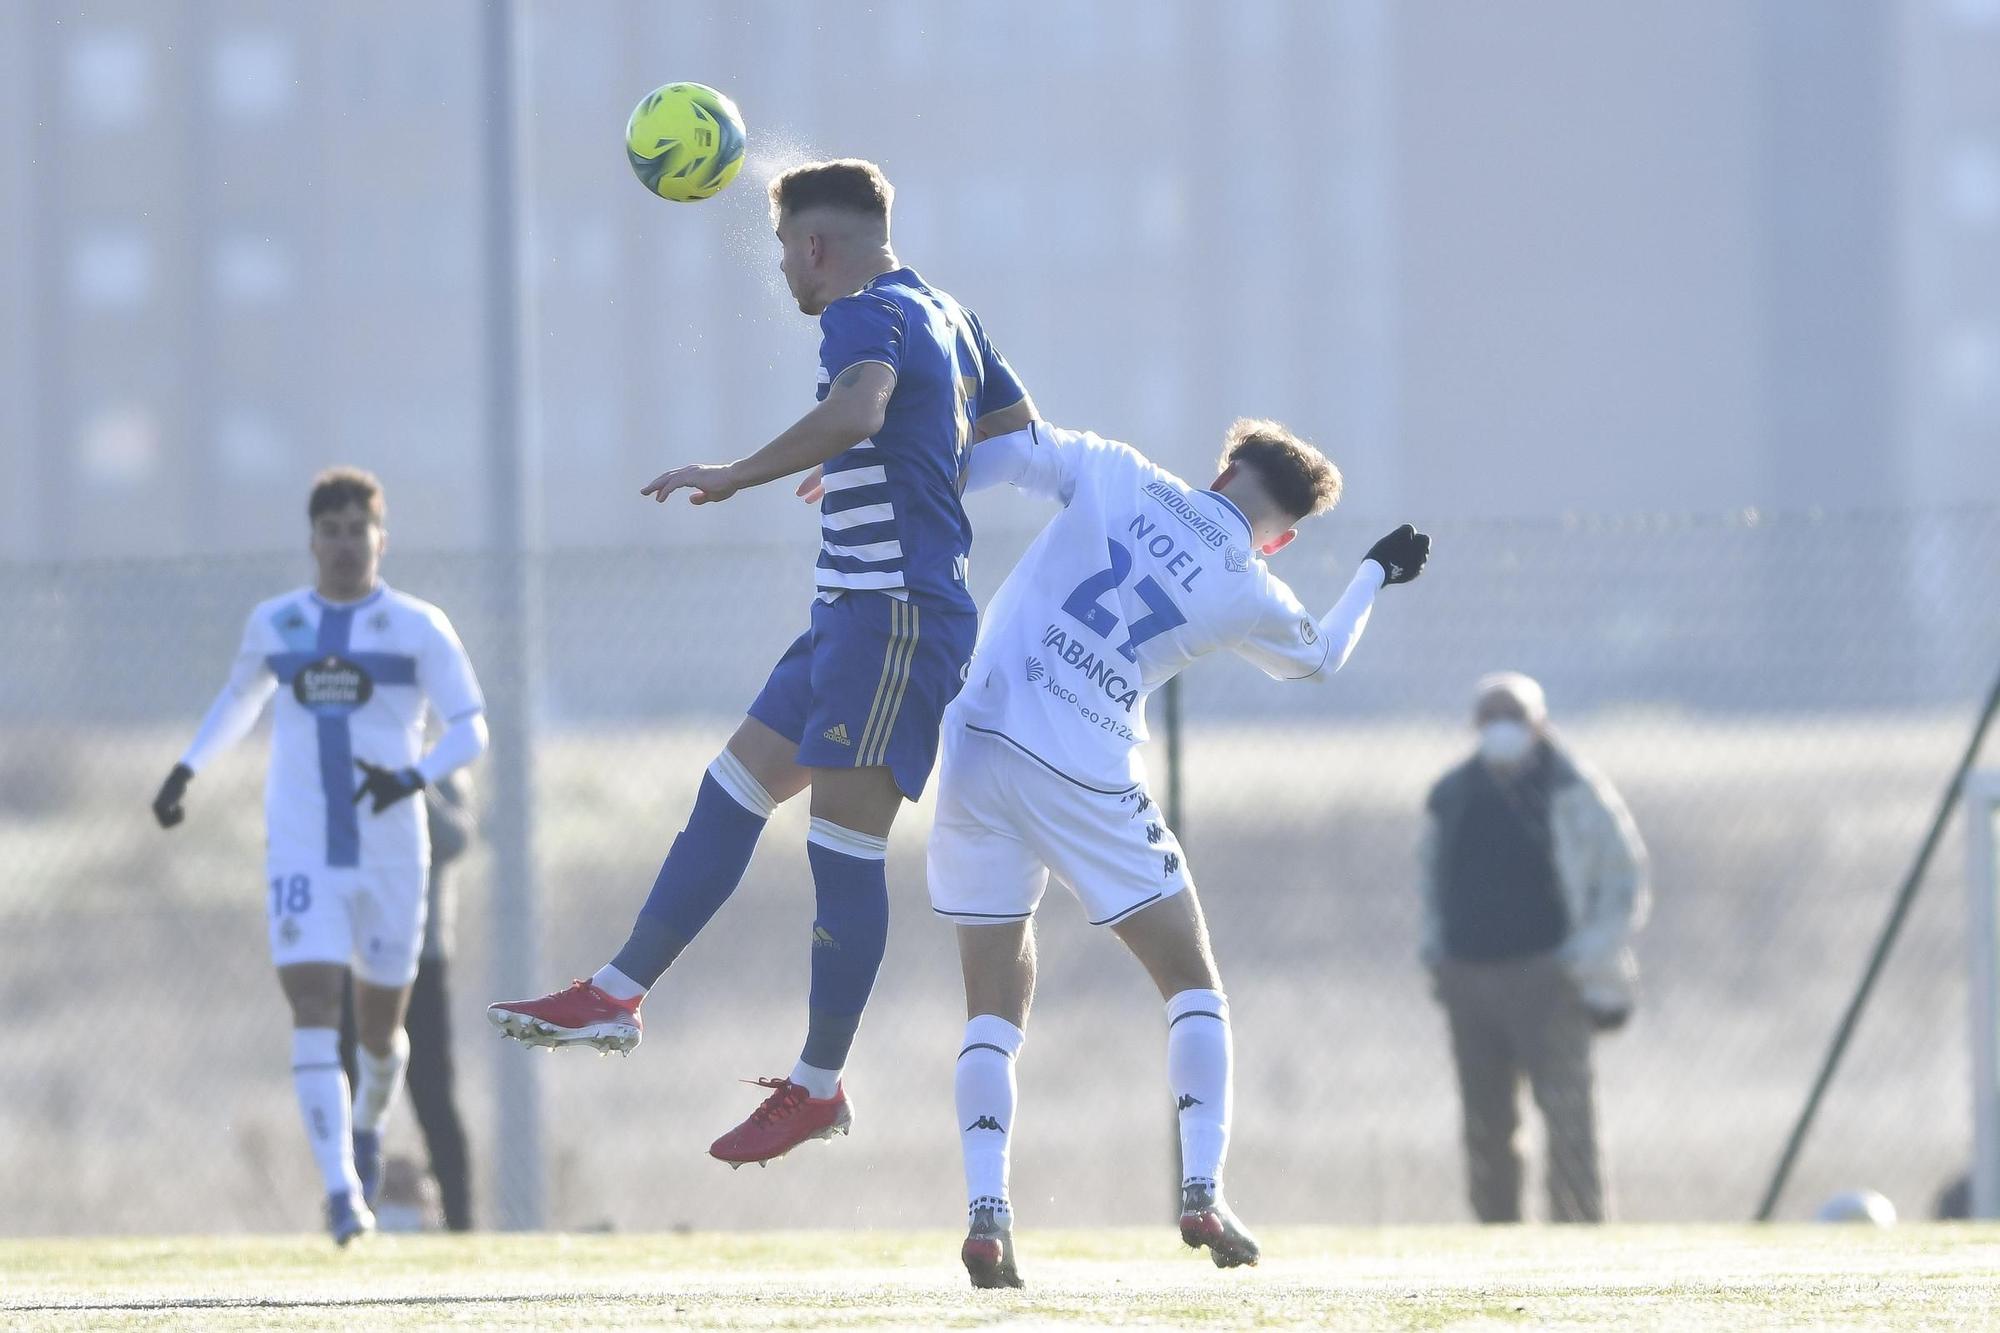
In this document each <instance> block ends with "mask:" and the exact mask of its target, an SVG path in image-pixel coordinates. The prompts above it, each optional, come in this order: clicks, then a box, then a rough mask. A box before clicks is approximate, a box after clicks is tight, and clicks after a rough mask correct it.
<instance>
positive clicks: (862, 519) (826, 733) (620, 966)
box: [487, 160, 1034, 1166]
mask: <svg viewBox="0 0 2000 1333" xmlns="http://www.w3.org/2000/svg"><path fill="white" fill-rule="evenodd" d="M770 191H771V210H772V214H773V217H774V220H775V223H776V229H777V235H778V243H779V245H780V247H781V248H782V251H783V260H782V263H781V265H780V267H781V268H782V270H783V272H784V275H785V281H786V283H787V285H788V286H789V287H790V288H791V292H792V295H793V297H794V298H796V299H797V301H798V304H799V309H800V310H801V311H803V312H805V313H806V314H808V315H817V316H818V317H819V322H820V330H821V334H822V341H821V343H820V366H819V400H820V401H819V405H818V406H817V407H815V408H813V410H811V411H810V412H808V413H806V415H805V416H804V417H802V418H800V419H799V421H798V422H797V423H796V424H794V425H793V426H792V427H791V428H790V429H788V430H786V431H785V432H783V433H782V434H780V435H779V436H778V437H777V438H776V439H774V440H772V441H771V442H770V443H769V444H767V445H765V446H764V447H763V448H762V449H759V450H758V451H757V452H756V453H754V454H751V455H749V456H748V457H745V458H741V459H738V460H737V461H736V462H733V463H719V464H697V465H693V466H688V467H679V468H675V469H673V470H671V471H668V472H665V473H662V474H661V475H660V476H659V477H657V478H655V479H654V480H653V481H652V482H651V483H650V484H649V485H647V486H646V487H645V489H644V491H643V494H646V495H650V496H652V497H653V498H654V499H656V500H660V501H664V500H666V499H667V498H668V497H669V496H671V495H673V494H675V493H676V492H678V491H682V490H686V491H688V492H689V493H690V496H689V498H690V499H691V500H692V501H693V502H694V503H695V504H715V503H718V502H720V501H723V500H727V499H728V498H729V497H730V496H732V495H734V494H735V493H736V492H737V491H739V490H742V489H744V488H746V487H750V486H760V485H763V484H765V483H766V482H771V481H776V480H778V479H779V478H781V477H789V476H793V475H795V474H798V473H811V472H812V470H813V469H815V468H817V469H819V471H818V472H817V473H816V474H813V475H811V476H809V477H808V479H807V480H806V482H805V483H804V484H803V485H801V486H800V487H799V492H800V494H801V495H805V496H808V497H810V496H812V495H814V494H818V496H819V504H820V515H821V517H820V529H821V531H820V536H821V542H820V553H819V564H818V577H817V584H818V594H817V597H816V599H815V601H814V603H813V607H812V625H811V628H810V629H808V630H807V631H806V632H805V633H804V634H801V635H800V636H799V638H798V640H797V641H796V642H795V643H793V644H792V646H791V647H790V648H789V649H787V650H786V652H785V654H784V656H783V657H781V658H780V659H779V661H778V665H777V667H776V668H775V669H774V670H773V671H772V673H771V677H770V679H769V681H767V682H766V684H765V686H764V689H763V691H762V692H761V693H760V694H759V695H758V696H757V698H756V701H755V702H753V703H752V704H751V705H750V710H749V716H748V717H746V718H745V719H744V721H743V723H742V725H741V726H739V727H738V728H737V730H736V734H735V735H734V736H732V737H731V738H730V740H729V743H728V745H727V746H726V747H725V748H724V750H723V751H722V753H721V754H720V755H718V756H717V757H716V759H715V761H714V762H713V763H712V764H710V765H709V767H708V771H707V774H706V775H705V776H704V778H703V779H702V783H701V790H700V794H699V795H698V796H697V797H696V799H695V806H694V810H693V812H692V813H691V814H690V815H689V817H688V823H687V827H686V828H685V829H684V830H683V831H682V832H681V834H680V836H679V837H678V838H676V839H675V840H674V845H673V848H672V850H671V851H670V852H669V853H668V855H667V860H666V864H665V865H663V866H662V867H661V868H660V873H659V877H658V879H656V880H655V881H654V884H653V890H652V893H651V894H650V895H649V896H648V898H647V899H646V903H645V905H644V906H643V907H642V908H641V909H640V911H639V916H638V920H637V921H636V922H635V923H634V924H633V927H632V932H631V936H630V938H629V939H627V941H626V943H625V946H624V947H623V948H622V949H620V950H619V951H618V953H617V955H616V956H615V957H613V959H612V960H611V962H610V963H609V964H607V965H606V966H604V967H602V968H600V969H598V971H597V973H596V974H595V975H594V976H592V977H591V978H590V980H588V981H578V982H575V983H574V984H572V985H571V986H570V987H569V988H568V989H566V990H562V991H557V992H555V993H553V994H551V995H546V996H543V997H541V998H539V999H534V1000H522V1001H508V1002H503V1003H500V1004H495V1005H492V1006H490V1007H489V1008H488V1010H487V1015H488V1017H489V1018H490V1019H491V1020H492V1022H493V1023H494V1025H495V1026H496V1027H498V1028H499V1029H500V1030H501V1031H502V1032H504V1033H506V1034H507V1035H508V1036H510V1037H514V1038H516V1039H517V1040H520V1041H523V1042H526V1043H528V1044H529V1045H539V1046H572V1045H584V1046H591V1047H595V1048H596V1049H598V1050H606V1051H609V1050H620V1051H629V1050H631V1049H632V1048H633V1047H634V1046H636V1045H638V1043H639V1039H640V1033H641V1024H640V1017H639V1006H640V1002H641V1001H642V1000H643V999H644V998H645V995H646V993H647V991H648V990H649V989H650V988H651V987H652V986H653V985H654V984H655V983H656V982H657V981H658V980H659V978H660V976H661V975H662V974H663V973H664V972H665V971H666V969H667V968H668V967H669V966H670V965H671V964H672V962H673V960H674V959H675V958H676V957H677V956H678V955H679V954H680V952H681V950H682V949H684V948H686V947H687V945H688V943H689V941H691V940H692V939H693V938H694V937H695V935H696V934H698V933H699V932H700V931H701V929H702V928H703V927H704V926H705V925H707V924H708V921H709V919H710V918H711V917H713V916H714V914H715V912H716V910H717V909H718V908H720V907H721V906H722V904H723V902H724V901H725V900H727V899H728V897H729V895H730V894H731V892H733V891H734V890H735V888H736V885H737V883H738V881H739V880H740V879H741V878H742V876H743V871H744V868H745V867H746V866H747V865H748V864H749V861H750V855H751V853H752V851H753V850H755V848H756V845H757V838H758V836H759V835H760V834H761V833H762V832H763V830H764V825H765V821H766V820H767V819H768V818H769V816H770V814H771V812H772V811H773V810H774V809H776V808H777V806H778V805H779V804H780V803H781V802H784V801H787V800H790V799H791V798H792V797H794V796H796V795H798V794H799V793H800V792H802V791H804V790H806V789H807V788H808V787H810V788H811V789H812V822H811V831H810V832H809V833H808V834H807V844H808V845H807V848H806V852H807V856H808V858H809V859H810V861H811V864H812V874H813V891H814V896H815V899H816V903H817V914H816V919H815V920H814V922H813V929H812V946H811V949H812V955H811V956H812V995H811V1007H810V1015H809V1021H808V1025H807V1031H806V1041H805V1048H804V1050H803V1051H802V1052H801V1053H800V1055H799V1059H798V1063H797V1064H796V1065H795V1066H794V1067H793V1069H792V1072H791V1074H790V1076H789V1077H786V1078H769V1079H760V1080H758V1082H759V1083H760V1084H761V1085H762V1086H764V1087H766V1088H769V1089H770V1095H769V1096H768V1097H766V1098H765V1100H764V1102H763V1104H762V1105H761V1106H759V1107H758V1108H757V1110H756V1111H755V1112H753V1113H752V1114H751V1116H750V1117H749V1119H747V1120H745V1121H744V1122H743V1123H742V1124H741V1125H738V1126H737V1127H736V1128H735V1129H733V1130H731V1131H730V1132H729V1133H727V1134H725V1135H723V1136H722V1137H721V1138H720V1139H718V1140H716V1142H715V1144H714V1145H713V1146H712V1147H711V1148H710V1149H709V1151H710V1152H711V1153H712V1154H713V1155H714V1156H716V1157H717V1158H720V1159H721V1160H723V1161H726V1162H729V1163H731V1164H732V1165H739V1166H740V1165H742V1164H743V1163H745V1162H764V1161H768V1160H769V1159H771V1158H773V1157H780V1156H783V1155H784V1154H785V1153H787V1152H789V1151H790V1150H791V1149H793V1148H795V1147H797V1146H798V1145H799V1144H800V1143H802V1142H804V1141H805V1140H807V1139H809V1138H827V1137H830V1136H831V1135H833V1134H835V1133H845V1132H846V1131H847V1128H848V1126H849V1124H850V1123H851V1121H852V1119H853V1112H852V1110H851V1108H850V1105H849V1102H848V1098H847V1095H846V1092H845V1090H844V1088H843V1087H842V1085H841V1079H840V1073H841V1069H842V1067H843V1066H844V1065H845V1064H846V1062H847V1054H848V1049H849V1047H850V1046H851V1045H852V1043H853V1041H854V1034H855V1031H856V1029H857V1027H858V1026H859V1024H860V1021H861V1013H862V1009H863V1008H864V1007H865V1005H866V1004H867V1000H868V994H869V991H870V990H871V988H872V987H873V986H874V982H875V973H876V970H877V968H878V967H879V965H880V963H881V960H882V950H883V945H884V943H885V941H886V939H887V937H888V925H889V898H888V886H887V883H886V881H885V879H884V874H883V862H884V859H885V857H886V855H887V851H888V843H889V829H890V826H891V825H892V824H893V823H894V822H895V818H896V814H897V811H898V810H899V809H900V808H901V807H902V804H903V802H904V801H905V800H912V801H914V800H916V799H917V797H918V796H919V795H921V794H922V792H923V789H924V784H925V782H926V781H927V780H928V779H929V777H930V772H931V766H932V764H933V762H934V760H935V758H936V754H937V744H938V724H939V720H940V718H941V717H942V716H943V713H944V709H945V706H946V705H947V704H949V703H950V702H951V701H952V699H953V698H954V697H955V696H956V695H957V694H958V690H959V687H960V685H961V684H962V682H963V680H964V673H965V669H966V665H967V663H968V662H969V661H970V660H971V657H972V646H973V640H974V638H975V634H976V630H977V625H978V615H977V612H976V610H975V609H974V606H973V602H972V597H971V595H970V594H969V593H968V592H967V591H966V586H965V578H966V561H967V555H968V553H969V551H970V548H971V543H972V529H971V525H970V523H969V522H968V521H967V520H966V516H965V510H964V508H963V507H962V506H961V504H960V502H959V494H960V491H961V489H962V487H963V472H964V467H965V461H966V457H967V454H968V452H969V451H970V449H971V447H972V445H973V444H974V443H975V442H976V441H977V440H980V439H983V438H985V437H987V436H989V435H999V434H1005V433H1007V432H1009V431H1014V430H1019V429H1021V428H1023V427H1025V426H1026V425H1028V423H1029V422H1031V421H1032V420H1033V419H1034V409H1033V405H1032V404H1031V403H1030V402H1029V401H1028V397H1027V394H1026V393H1025V391H1024V390H1023V389H1022V387H1021V383H1020V381H1019V380H1018V379H1017V378H1016V377H1015V375H1014V372H1013V371H1012V370H1011V369H1010V368H1009V367H1008V365H1007V363H1006V362H1005V361H1004V360H1002V359H1001V357H1000V355H999V353H997V352H996V351H994V350H993V346H992V344H991V343H990V342H988V341H987V338H986V334H985V332H984V330H982V329H981V328H980V325H979V321H978V320H977V319H976V318H974V316H973V315H972V313H971V312H970V311H968V310H966V309H965V308H964V307H963V306H961V305H959V304H958V302H956V301H954V300H953V299H952V298H951V297H950V296H948V295H946V294H945V293H944V292H941V291H938V290H937V289H936V288H934V287H932V286H930V285H929V284H928V283H926V282H925V281H924V280H923V279H922V278H921V277H919V276H918V275H917V274H916V273H915V272H914V271H912V270H911V269H908V268H905V267H903V266H902V265H901V264H900V263H899V262H898V261H897V259H896V256H895V253H894V252H893V251H892V250H891V249H890V244H889V210H890V202H891V197H892V191H891V189H890V186H889V182H888V181H887V180H886V179H884V178H883V176H882V173H881V171H880V170H879V169H878V168H877V167H876V166H875V165H874V164H873V163H870V162H861V161H854V160H842V161H833V162H816V163H811V164H808V165H806V166H802V167H797V168H794V169H793V170H791V171H788V172H785V173H784V174H783V175H781V176H779V177H777V178H776V179H775V180H773V181H772V182H771V187H770Z"/></svg>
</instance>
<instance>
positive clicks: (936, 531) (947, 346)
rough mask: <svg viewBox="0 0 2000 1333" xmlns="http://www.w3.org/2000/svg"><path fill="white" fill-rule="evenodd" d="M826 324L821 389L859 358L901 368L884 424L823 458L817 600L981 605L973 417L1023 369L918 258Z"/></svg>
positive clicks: (999, 398) (1010, 387) (998, 400)
mask: <svg viewBox="0 0 2000 1333" xmlns="http://www.w3.org/2000/svg"><path fill="white" fill-rule="evenodd" d="M819 323H820V333H821V341H820V362H819V396H820V397H821V398H822V399H824V398H825V397H826V395H827V391H828V389H829V388H830V386H831V385H832V383H833V381H834V380H835V379H837V378H838V377H839V376H840V375H841V373H842V372H843V371H846V370H848V369H849V368H851V367H853V366H858V365H862V364H864V363H866V362H869V361H879V362H881V363H882V364H883V365H886V366H888V367H889V368H890V369H891V370H894V371H895V372H896V387H895V390H894V392H893V393H891V395H890V397H889V408H888V412H887V415H886V416H885V417H884V419H883V422H882V429H881V430H879V431H877V432H876V433H875V437H874V438H873V439H869V440H863V441H862V442H861V443H860V444H857V445H855V446H854V447H853V448H851V449H849V450H847V451H846V452H844V453H841V454H839V455H837V456H835V457H834V458H833V459H831V460H830V461H829V462H828V463H827V464H826V466H825V469H824V476H825V483H826V496H825V498H824V499H822V500H821V502H820V553H819V570H818V586H819V596H820V599H821V600H822V601H830V600H832V599H833V598H835V597H838V596H839V595H840V594H842V593H844V592H860V591H871V592H883V593H887V594H889V595H890V596H892V597H896V598H898V599H900V600H905V601H911V602H915V603H917V604H919V605H924V606H939V607H946V608H950V609H953V610H960V611H972V610H974V609H975V608H974V606H973V603H972V596H971V594H970V593H968V592H967V591H966V587H965V577H966V562H967V557H968V555H969V554H970V552H971V549H972V524H971V523H970V522H969V521H968V520H967V518H966V516H965V507H964V505H963V504H961V503H960V500H959V496H960V493H961V491H962V489H963V481H962V472H963V469H964V465H965V457H966V452H967V450H968V449H970V448H971V445H972V426H973V423H974V422H976V421H977V420H979V418H981V417H983V416H985V415H986V414H987V413H989V412H996V411H998V410H1000V409H1001V408H1003V407H1008V406H1011V405H1012V404H1014V403H1017V402H1019V401H1020V400H1021V398H1022V396H1023V393H1024V391H1023V389H1022V387H1021V382H1020V380H1019V379H1017V378H1016V377H1015V375H1014V372H1013V370H1012V368H1010V367H1009V366H1008V364H1007V362H1006V361H1005V360H1004V359H1002V357H1001V356H1000V354H999V353H998V352H996V351H994V350H993V345H992V344H991V343H989V342H988V341H987V340H986V332H985V330H984V329H982V328H980V326H979V320H978V319H977V318H976V317H975V316H974V315H973V314H972V312H971V311H969V310H967V309H966V308H965V307H963V306H961V305H960V304H959V303H958V302H956V301H954V300H952V299H951V297H950V296H947V295H946V294H945V293H943V292H941V291H938V290H936V289H935V288H932V287H931V286H930V285H929V284H927V283H925V281H924V280H923V279H922V278H920V277H918V276H917V274H916V273H915V272H914V271H913V270H911V269H907V268H899V269H893V270H891V271H890V272H888V273H884V274H881V275H880V276H879V277H877V278H875V279H874V280H873V281H871V282H870V283H869V284H868V285H867V286H866V287H863V288H862V289H861V290H860V291H858V292H856V293H855V294H854V295H852V296H844V297H842V298H841V299H840V300H838V301H835V302H834V303H833V304H831V305H829V306H828V307H827V308H826V310H825V311H824V312H823V313H821V315H820V317H819Z"/></svg>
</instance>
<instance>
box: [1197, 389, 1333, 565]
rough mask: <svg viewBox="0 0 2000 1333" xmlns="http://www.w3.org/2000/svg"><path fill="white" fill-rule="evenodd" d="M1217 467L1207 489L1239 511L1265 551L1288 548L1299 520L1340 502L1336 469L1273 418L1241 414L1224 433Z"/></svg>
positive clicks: (1256, 541)
mask: <svg viewBox="0 0 2000 1333" xmlns="http://www.w3.org/2000/svg"><path fill="white" fill-rule="evenodd" d="M1221 467H1222V472H1221V475H1219V476H1217V477H1216V479H1215V485H1214V486H1213V487H1211V488H1210V489H1212V490H1217V491H1221V492H1223V493H1224V494H1226V495H1227V496H1228V497H1229V499H1230V501H1231V502H1232V503H1234V504H1235V506H1236V507H1237V508H1238V509H1241V510H1242V511H1243V516H1244V517H1245V518H1247V519H1249V520H1250V539H1251V541H1252V542H1254V543H1255V544H1256V546H1257V549H1258V550H1259V551H1261V552H1262V553H1263V554H1265V555H1276V554H1277V553H1278V552H1279V551H1281V550H1283V549H1284V548H1285V547H1287V546H1289V545H1290V544H1291V541H1292V538H1294V537H1296V536H1298V535H1299V529H1298V525H1299V523H1300V521H1301V520H1303V519H1308V518H1311V517H1312V516H1313V515H1314V514H1323V513H1325V512H1326V511H1327V510H1329V509H1331V508H1333V507H1334V505H1336V504H1338V503H1339V502H1340V469H1339V468H1337V467H1335V466H1334V465H1333V463H1332V461H1331V460H1329V459H1328V458H1327V456H1326V455H1325V454H1323V453H1321V452H1320V451H1319V450H1318V449H1315V448H1314V447H1313V446H1312V445H1311V444H1310V443H1308V442H1307V441H1305V440H1302V439H1300V438H1299V437H1298V436H1296V435H1294V434H1292V432H1291V431H1289V430H1287V429H1285V427H1284V426H1282V425H1280V424H1279V423H1278V422H1275V421H1266V420H1262V419H1259V418H1252V417H1242V418H1239V419H1238V420H1237V422H1236V424H1235V425H1233V426H1231V427H1230V428H1229V434H1228V435H1226V436H1224V437H1223V443H1222V463H1221Z"/></svg>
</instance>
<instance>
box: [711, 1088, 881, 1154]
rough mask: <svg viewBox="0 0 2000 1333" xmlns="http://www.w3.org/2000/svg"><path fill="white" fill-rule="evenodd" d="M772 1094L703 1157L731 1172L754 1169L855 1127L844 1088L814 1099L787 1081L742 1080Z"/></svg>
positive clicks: (714, 1144) (712, 1145) (852, 1113)
mask: <svg viewBox="0 0 2000 1333" xmlns="http://www.w3.org/2000/svg"><path fill="white" fill-rule="evenodd" d="M744 1082H746V1083H750V1082H754V1083H755V1084H756V1085H757V1086H758V1087H760V1088H769V1089H771V1095H770V1096H768V1097H766V1098H765V1099H764V1104H763V1105H762V1106H760V1107H758V1108H757V1109H756V1110H754V1111H752V1112H751V1113H750V1118H749V1119H748V1120H745V1121H744V1122H743V1123H742V1124H740V1125H738V1126H737V1127H736V1128H735V1129H732V1130H730V1131H729V1132H728V1133H727V1134H724V1135H723V1136H722V1137H721V1138H719V1139H717V1140H716V1141H715V1142H714V1143H712V1144H710V1145H709V1149H708V1155H709V1156H710V1157H713V1158H715V1159H716V1160H717V1161H722V1162H727V1163H729V1165H730V1167H731V1169H732V1170H733V1169H734V1168H736V1167H739V1166H742V1165H744V1164H745V1163H746V1162H755V1163H757V1164H758V1165H759V1166H762V1165H763V1164H764V1163H766V1162H768V1161H770V1160H771V1159H772V1158H774V1157H783V1156H784V1155H785V1154H786V1153H788V1152H790V1151H791V1150H792V1149H794V1148H796V1147H798V1146H799V1145H800V1144H801V1143H804V1142H805V1141H806V1140H807V1139H830V1138H832V1137H833V1136H834V1135H836V1134H845V1133H846V1132H847V1131H848V1127H849V1126H851V1125H852V1124H853V1123H854V1110H853V1108H852V1107H850V1106H849V1105H848V1103H847V1089H845V1088H840V1087H836V1088H835V1089H834V1090H833V1096H831V1097H814V1096H812V1095H811V1094H810V1093H808V1092H807V1091H806V1090H805V1089H804V1088H802V1087H800V1086H799V1085H798V1084H796V1083H794V1082H792V1081H791V1080H790V1079H788V1078H760V1079H745V1080H744Z"/></svg>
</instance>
